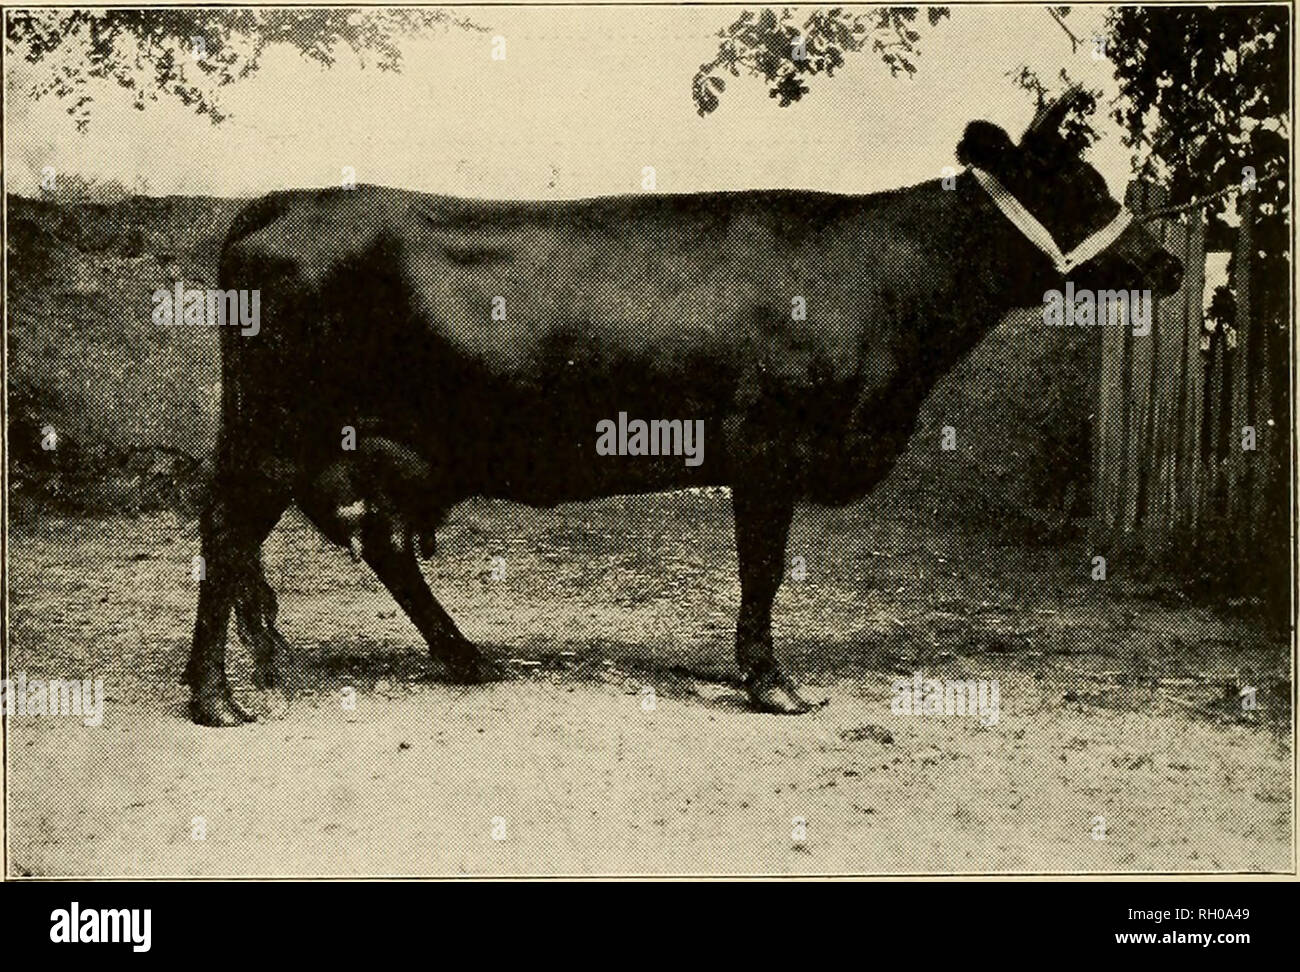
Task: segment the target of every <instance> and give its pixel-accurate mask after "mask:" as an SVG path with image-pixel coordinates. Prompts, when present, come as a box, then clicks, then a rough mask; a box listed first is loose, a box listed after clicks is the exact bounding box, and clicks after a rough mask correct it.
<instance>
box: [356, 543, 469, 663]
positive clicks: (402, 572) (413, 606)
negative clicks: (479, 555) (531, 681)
mask: <svg viewBox="0 0 1300 972" xmlns="http://www.w3.org/2000/svg"><path fill="white" fill-rule="evenodd" d="M392 539H393V538H392V535H391V533H390V531H388V530H387V529H386V528H383V527H379V526H376V527H374V528H372V529H367V531H366V533H365V536H364V538H363V551H364V553H363V555H362V556H363V557H364V559H365V561H366V563H367V564H369V565H370V569H371V570H373V571H374V572H375V576H376V577H378V578H379V579H380V580H381V581H382V582H383V584H384V586H385V587H387V588H388V592H389V593H390V594H392V595H393V600H395V601H396V602H397V603H398V604H399V605H401V608H402V610H403V611H405V612H406V616H407V617H409V618H410V619H411V623H412V624H414V625H415V627H416V628H417V629H418V630H419V632H420V634H422V635H423V636H424V640H425V641H426V642H427V643H428V645H429V653H430V654H431V655H432V656H433V657H434V659H435V660H437V661H440V662H441V663H442V664H443V665H444V666H445V667H446V669H447V674H448V675H449V676H450V677H451V679H452V680H453V681H456V682H465V683H475V682H482V681H485V680H487V679H489V678H490V677H491V672H490V670H489V668H490V666H488V665H487V663H486V662H485V660H484V659H483V657H482V655H481V654H480V652H479V650H478V649H477V648H476V647H474V644H473V642H471V641H470V640H469V639H468V638H466V637H465V636H464V635H463V634H461V633H460V629H459V628H457V627H456V622H455V621H453V620H452V619H451V615H449V614H448V613H447V612H446V610H444V609H443V606H442V605H441V604H439V603H438V601H437V599H436V598H435V597H434V596H433V592H432V591H431V590H429V585H428V583H427V582H426V581H425V579H424V575H423V574H422V573H420V565H419V563H418V561H417V560H416V559H415V551H414V550H413V549H412V548H411V544H410V543H409V542H407V543H402V544H397V543H394V542H392Z"/></svg>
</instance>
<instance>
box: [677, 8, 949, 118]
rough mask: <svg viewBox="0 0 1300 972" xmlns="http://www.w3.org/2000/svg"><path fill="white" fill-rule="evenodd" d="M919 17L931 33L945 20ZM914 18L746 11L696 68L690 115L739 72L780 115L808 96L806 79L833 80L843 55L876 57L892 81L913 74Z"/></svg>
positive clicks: (938, 15) (709, 106) (706, 106)
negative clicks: (758, 84)
mask: <svg viewBox="0 0 1300 972" xmlns="http://www.w3.org/2000/svg"><path fill="white" fill-rule="evenodd" d="M925 13H926V20H927V21H928V22H929V24H930V26H931V27H933V26H934V25H935V24H937V23H939V21H940V20H942V19H943V18H945V17H947V16H948V15H949V11H948V8H947V7H927V8H926V12H925ZM919 16H920V10H919V8H917V7H878V8H876V9H873V10H866V11H850V10H845V9H844V8H843V7H831V8H829V9H821V8H818V9H816V10H814V11H813V12H812V13H810V14H808V15H807V16H806V17H804V16H802V15H801V14H800V13H799V12H798V10H797V8H795V9H791V8H789V7H783V8H782V9H781V11H780V13H777V12H776V11H775V10H773V9H772V8H769V7H764V8H763V9H761V10H759V11H758V12H757V13H755V12H753V11H749V10H746V11H744V12H743V13H741V15H740V17H739V18H737V19H736V21H735V22H734V23H732V24H730V25H728V26H727V27H724V28H723V29H722V30H720V31H718V35H717V36H718V37H719V38H720V40H721V43H719V45H718V54H717V57H715V58H714V59H713V60H712V61H709V62H708V63H707V64H701V65H700V70H699V71H698V72H697V73H696V75H695V78H694V80H693V81H692V83H691V93H692V96H693V97H694V98H695V107H696V110H697V111H699V113H700V114H701V115H706V114H708V113H709V112H711V111H713V110H714V109H715V108H717V107H718V104H719V98H718V96H719V95H720V94H721V93H722V92H723V91H725V90H726V86H727V82H726V78H725V77H724V75H730V76H731V77H740V75H741V74H742V73H744V74H747V75H749V76H751V77H761V78H762V79H763V80H764V82H765V83H766V84H767V86H768V93H769V95H770V97H772V98H776V99H778V100H779V104H780V105H781V107H782V108H785V107H787V106H788V105H791V104H793V103H794V102H796V101H798V100H800V99H801V98H802V97H803V96H804V95H805V94H807V93H808V90H809V88H808V86H807V85H806V84H805V83H804V81H805V79H807V78H810V77H813V76H815V75H818V74H825V75H826V76H827V77H832V76H833V75H834V74H835V71H836V70H837V69H838V68H839V67H841V66H842V65H843V64H844V56H845V55H846V54H854V53H857V52H859V51H871V52H872V53H874V54H876V55H878V56H879V57H880V60H881V61H882V62H883V63H884V65H885V66H886V67H887V68H889V71H890V73H891V74H893V75H894V76H895V77H897V76H898V75H900V74H906V75H912V74H915V73H916V70H917V69H916V63H915V60H916V58H917V56H918V55H920V53H921V50H920V47H919V46H918V42H919V41H920V39H921V34H920V32H919V31H918V30H917V29H916V27H917V19H918V17H919Z"/></svg>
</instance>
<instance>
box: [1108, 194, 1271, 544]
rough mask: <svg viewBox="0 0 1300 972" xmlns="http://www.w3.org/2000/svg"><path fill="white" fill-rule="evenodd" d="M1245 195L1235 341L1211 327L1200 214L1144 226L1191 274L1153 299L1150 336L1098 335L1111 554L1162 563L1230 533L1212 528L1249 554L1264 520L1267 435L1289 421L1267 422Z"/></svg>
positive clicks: (1263, 330) (1155, 201)
mask: <svg viewBox="0 0 1300 972" xmlns="http://www.w3.org/2000/svg"><path fill="white" fill-rule="evenodd" d="M1239 199H1240V202H1239V208H1238V211H1239V213H1240V214H1241V215H1242V217H1243V218H1242V220H1241V228H1240V229H1239V230H1238V231H1237V240H1236V244H1235V245H1236V250H1237V259H1236V260H1235V267H1236V271H1235V276H1236V278H1237V279H1235V280H1234V281H1233V283H1234V289H1235V292H1236V298H1237V304H1236V321H1235V327H1234V328H1233V333H1228V332H1225V331H1223V330H1222V329H1218V330H1216V331H1215V332H1214V333H1212V334H1211V333H1208V332H1207V331H1206V329H1205V327H1204V321H1203V311H1202V308H1203V302H1204V295H1203V292H1204V285H1205V240H1206V232H1205V220H1204V216H1203V213H1202V212H1201V211H1200V210H1194V211H1192V212H1190V213H1187V214H1183V215H1182V216H1181V217H1180V218H1177V219H1175V218H1170V219H1161V220H1157V221H1153V222H1149V223H1147V227H1148V229H1149V230H1151V231H1152V232H1153V233H1155V234H1156V235H1157V236H1158V237H1159V238H1160V239H1161V240H1162V241H1163V243H1164V245H1165V247H1166V248H1167V249H1168V250H1169V252H1170V253H1172V254H1174V255H1175V256H1177V257H1179V258H1180V259H1181V260H1182V261H1183V266H1184V274H1185V277H1184V284H1183V287H1182V290H1181V291H1180V292H1179V293H1177V294H1175V295H1173V296H1170V297H1168V298H1165V299H1163V300H1161V301H1159V302H1158V303H1157V306H1156V310H1155V312H1154V313H1153V315H1152V322H1151V333H1150V334H1147V335H1145V336H1143V335H1135V334H1134V333H1133V328H1132V327H1131V326H1126V327H1103V328H1101V329H1100V330H1101V339H1100V349H1099V357H1100V362H1099V367H1098V370H1097V375H1098V379H1097V385H1096V403H1097V410H1096V413H1095V414H1096V418H1095V420H1094V426H1093V427H1094V443H1093V464H1094V476H1093V514H1094V519H1093V522H1094V532H1095V540H1096V541H1097V542H1098V543H1099V545H1100V546H1101V547H1103V548H1110V549H1114V548H1116V547H1124V548H1131V547H1132V546H1133V545H1134V544H1136V545H1138V546H1139V547H1141V548H1142V549H1144V550H1145V551H1146V552H1148V553H1152V554H1157V555H1159V554H1161V553H1168V552H1170V550H1171V548H1175V547H1177V546H1179V545H1183V544H1187V543H1189V542H1191V541H1193V539H1195V538H1198V537H1200V536H1202V535H1204V534H1205V533H1206V532H1207V531H1211V530H1213V529H1214V528H1215V527H1223V528H1224V530H1223V531H1218V530H1215V531H1214V532H1215V533H1216V534H1217V535H1222V533H1227V534H1228V535H1230V536H1231V537H1232V538H1233V545H1234V546H1238V545H1239V549H1244V550H1249V549H1250V546H1249V545H1250V544H1251V543H1252V542H1254V540H1255V539H1257V531H1259V530H1260V529H1261V527H1262V525H1263V524H1264V522H1265V520H1266V517H1265V516H1264V504H1265V503H1266V501H1267V496H1268V485H1269V484H1268V481H1267V479H1268V476H1269V471H1270V468H1271V467H1270V457H1269V451H1270V442H1269V437H1270V436H1271V435H1282V434H1286V430H1285V428H1284V426H1285V424H1286V423H1285V421H1281V420H1280V419H1282V418H1284V417H1275V416H1273V415H1272V414H1270V412H1271V404H1270V403H1271V402H1272V396H1271V394H1270V389H1269V388H1268V382H1269V380H1270V376H1269V368H1268V365H1267V363H1268V360H1269V357H1268V348H1267V347H1265V346H1264V343H1265V342H1266V341H1267V340H1268V339H1269V329H1268V328H1267V327H1265V326H1264V325H1263V322H1262V321H1261V320H1260V319H1258V316H1256V317H1252V315H1251V313H1250V309H1251V299H1250V286H1249V285H1250V281H1249V273H1244V272H1243V271H1244V270H1245V268H1246V267H1248V266H1249V265H1250V260H1249V259H1248V258H1247V254H1249V253H1250V252H1251V249H1252V241H1251V225H1252V211H1251V209H1250V207H1251V206H1252V204H1253V196H1251V195H1250V194H1244V193H1243V194H1240V196H1239ZM1128 203H1129V206H1130V207H1131V208H1133V209H1134V211H1136V212H1143V211H1149V210H1154V209H1158V208H1160V207H1161V205H1162V204H1163V200H1162V198H1161V194H1159V193H1158V192H1156V191H1154V190H1152V189H1151V188H1150V187H1146V186H1143V185H1141V184H1134V185H1133V186H1131V187H1130V189H1129V199H1128ZM1274 340H1276V338H1274ZM1275 418H1276V419H1279V420H1278V421H1276V422H1274V421H1273V420H1274V419H1275ZM1246 428H1250V429H1254V437H1255V442H1254V446H1255V448H1254V450H1253V451H1252V450H1250V449H1248V448H1243V437H1244V434H1243V429H1246ZM1247 434H1248V433H1247ZM1246 444H1247V445H1249V442H1247V443H1246Z"/></svg>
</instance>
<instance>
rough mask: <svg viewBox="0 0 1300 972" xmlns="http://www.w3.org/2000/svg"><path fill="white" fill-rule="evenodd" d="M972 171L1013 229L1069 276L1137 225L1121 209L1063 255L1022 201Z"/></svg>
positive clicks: (995, 182)
mask: <svg viewBox="0 0 1300 972" xmlns="http://www.w3.org/2000/svg"><path fill="white" fill-rule="evenodd" d="M969 170H970V173H971V175H973V176H974V177H975V181H976V182H978V183H979V184H980V185H981V186H982V187H983V188H984V191H985V192H987V193H988V194H989V198H990V199H992V200H993V204H994V205H995V206H997V207H998V209H1000V210H1001V211H1002V215H1003V216H1005V217H1006V218H1007V219H1009V220H1010V221H1011V225H1012V226H1014V227H1015V228H1016V229H1018V230H1020V232H1021V233H1022V234H1023V235H1024V237H1025V239H1027V240H1028V241H1029V242H1030V243H1032V244H1034V246H1036V247H1038V248H1039V249H1040V250H1042V251H1043V253H1045V254H1046V255H1047V258H1048V259H1049V260H1051V261H1052V264H1053V266H1055V267H1056V269H1057V272H1058V273H1062V274H1065V273H1069V272H1070V271H1071V270H1073V269H1074V268H1075V267H1077V266H1079V265H1080V264H1083V263H1087V262H1088V261H1089V260H1091V259H1092V258H1093V257H1095V256H1097V255H1098V254H1099V253H1102V252H1103V251H1105V250H1106V249H1107V248H1109V247H1110V246H1111V245H1112V244H1113V243H1114V242H1115V241H1116V240H1117V239H1119V237H1120V234H1121V233H1123V232H1124V230H1125V229H1126V228H1127V227H1128V224H1129V223H1131V222H1132V221H1133V214H1132V213H1130V212H1129V211H1128V209H1126V208H1125V207H1124V206H1120V207H1119V212H1118V213H1117V214H1116V215H1115V218H1114V219H1112V220H1111V221H1110V222H1109V223H1107V224H1106V225H1105V226H1103V227H1102V228H1101V229H1099V230H1097V232H1095V233H1093V234H1092V235H1091V236H1089V237H1088V238H1087V239H1085V240H1083V242H1081V243H1080V244H1079V245H1078V246H1076V247H1075V248H1074V249H1073V250H1071V251H1070V252H1069V253H1062V252H1061V248H1060V247H1059V246H1057V245H1056V240H1054V239H1052V234H1051V233H1049V232H1048V231H1047V227H1046V226H1044V225H1043V224H1042V223H1040V222H1039V221H1038V219H1037V218H1036V217H1035V216H1034V214H1033V213H1031V212H1030V211H1029V210H1027V209H1026V208H1025V207H1024V205H1023V204H1022V203H1021V202H1020V200H1019V199H1017V198H1016V197H1015V196H1013V195H1011V193H1010V192H1008V191H1007V188H1006V186H1004V185H1003V184H1002V183H1000V182H998V180H997V179H995V178H993V176H991V175H990V174H989V173H987V172H985V171H984V170H983V169H977V168H975V167H974V166H969Z"/></svg>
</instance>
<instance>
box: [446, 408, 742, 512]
mask: <svg viewBox="0 0 1300 972" xmlns="http://www.w3.org/2000/svg"><path fill="white" fill-rule="evenodd" d="M624 416H625V421H624V423H623V429H622V430H620V425H619V415H618V411H617V410H615V411H612V412H611V413H610V414H609V415H607V416H602V418H604V419H607V420H608V421H609V423H610V426H606V427H603V430H602V429H598V422H599V421H601V419H597V418H594V417H592V414H591V413H590V412H589V411H581V412H580V411H577V410H575V411H574V412H572V413H568V414H566V415H561V416H556V415H555V413H554V412H550V413H548V412H547V411H546V410H543V409H540V408H539V409H538V410H537V411H535V412H533V413H531V414H528V415H513V416H512V415H509V414H499V415H495V416H487V417H485V421H483V422H482V423H479V424H477V427H476V429H475V430H474V433H473V435H471V436H469V437H462V438H460V439H459V440H458V441H457V442H456V443H455V447H454V448H453V449H452V450H451V452H452V457H451V458H452V461H453V462H454V464H455V470H454V473H453V475H454V477H455V480H456V481H457V483H458V486H459V488H458V490H457V491H458V492H460V493H463V494H465V495H482V496H490V497H496V498H501V499H509V500H513V501H515V502H520V503H527V504H529V505H533V506H554V505H556V504H559V503H571V502H579V501H583V500H590V499H595V498H598V497H601V496H614V495H620V494H631V493H652V492H663V491H667V490H673V489H682V488H686V487H690V486H708V485H723V484H725V483H727V482H728V481H729V469H730V466H731V457H730V450H729V448H728V445H727V443H726V441H725V438H724V433H723V425H724V423H723V422H721V421H719V420H718V419H717V418H715V417H708V418H700V417H699V416H698V415H688V414H678V415H675V416H674V415H666V414H662V413H656V414H654V415H653V416H652V415H650V414H648V413H638V412H637V411H635V410H633V411H629V412H625V413H624ZM651 418H654V419H659V420H661V421H667V420H671V419H676V420H677V421H678V422H681V423H683V428H684V423H685V422H697V421H698V422H702V423H703V436H702V438H701V437H700V436H699V435H698V432H697V433H696V434H693V435H692V436H691V438H690V440H689V441H686V440H685V438H684V437H681V438H678V437H676V436H671V435H668V436H657V437H656V439H655V441H651V440H650V437H649V436H644V437H641V439H640V440H638V437H637V435H636V431H637V426H636V421H637V420H638V419H640V420H641V421H644V422H646V423H647V425H648V422H649V420H650V419H651ZM697 428H698V426H697ZM620 431H624V432H625V434H624V435H622V436H620V434H619V433H620ZM638 446H640V447H641V448H640V449H639V450H638ZM688 446H689V450H688V448H687V447H688ZM638 451H640V452H642V453H643V454H636V453H637V452H638ZM653 452H658V453H660V454H658V455H655V454H652V453H653Z"/></svg>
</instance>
